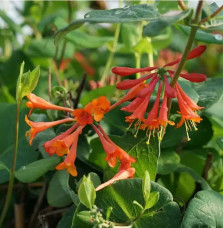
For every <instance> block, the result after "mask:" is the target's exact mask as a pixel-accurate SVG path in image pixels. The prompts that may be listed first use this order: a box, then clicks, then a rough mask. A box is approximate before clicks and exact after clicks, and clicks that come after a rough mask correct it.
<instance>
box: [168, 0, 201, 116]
mask: <svg viewBox="0 0 223 228" xmlns="http://www.w3.org/2000/svg"><path fill="white" fill-rule="evenodd" d="M202 6H203V0H201V1H199V3H198V5H197V9H196V14H195V18H194V21H193V22H194V24H197V23H198V21H199V19H200V14H201V11H202ZM197 29H198V28H197V27H196V26H192V27H191V30H190V35H189V38H188V40H187V44H186V47H185V49H184V52H183V55H182V57H181V60H180V63H179V64H178V66H177V69H176V71H175V73H174V75H173V78H172V80H171V82H170V85H171V86H172V87H173V88H174V87H175V86H176V83H177V81H178V79H179V77H180V73H181V71H182V70H183V68H184V66H185V64H186V60H187V56H188V54H189V52H190V50H191V47H192V45H193V42H194V39H195V36H196V32H197ZM167 105H168V112H169V113H170V109H171V105H172V99H171V98H168V101H167Z"/></svg>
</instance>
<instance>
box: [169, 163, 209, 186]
mask: <svg viewBox="0 0 223 228" xmlns="http://www.w3.org/2000/svg"><path fill="white" fill-rule="evenodd" d="M174 172H179V173H180V172H185V173H188V174H189V175H190V176H191V177H193V178H194V180H195V181H196V182H198V183H200V184H201V187H202V189H204V190H209V189H211V188H210V186H209V184H208V183H207V182H206V181H205V179H204V178H202V177H201V176H200V175H199V174H197V173H196V172H195V171H194V170H193V169H191V168H189V167H186V166H184V165H179V166H178V168H177V169H175V171H174Z"/></svg>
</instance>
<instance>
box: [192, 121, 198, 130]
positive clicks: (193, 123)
mask: <svg viewBox="0 0 223 228" xmlns="http://www.w3.org/2000/svg"><path fill="white" fill-rule="evenodd" d="M191 124H192V126H193V127H194V130H195V131H197V130H198V129H197V125H196V123H195V122H194V121H193V120H191Z"/></svg>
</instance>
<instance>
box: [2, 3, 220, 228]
mask: <svg viewBox="0 0 223 228" xmlns="http://www.w3.org/2000/svg"><path fill="white" fill-rule="evenodd" d="M200 2H203V1H200ZM178 3H179V5H178ZM180 3H182V1H172V2H165V1H151V3H145V1H132V2H131V1H125V3H124V4H123V3H122V1H121V0H120V6H119V7H118V8H114V7H112V8H111V7H110V8H109V6H108V4H106V1H24V5H23V7H22V8H21V10H18V12H17V13H18V14H19V16H20V17H21V18H22V20H23V21H22V23H17V22H16V21H15V20H13V19H12V18H11V17H10V16H9V14H8V13H7V11H5V10H2V9H0V19H1V21H0V23H2V25H3V26H2V27H1V28H0V53H1V57H0V75H1V77H0V85H1V87H0V126H1V131H0V138H1V143H0V183H1V186H0V193H1V195H5V194H6V191H7V184H8V183H10V181H11V180H12V177H13V178H14V177H15V183H13V181H11V183H12V186H13V184H14V189H13V193H12V200H9V202H8V206H9V209H8V214H7V216H6V217H5V219H4V223H3V224H2V227H8V226H9V225H10V224H12V223H18V221H17V220H16V219H14V220H13V221H11V218H12V217H13V213H14V205H16V207H15V208H17V206H18V205H19V208H20V209H19V211H17V210H15V213H16V215H15V216H14V218H17V217H18V215H19V214H20V213H22V214H23V218H21V221H20V223H21V224H16V225H18V227H19V226H20V227H22V226H27V227H39V226H40V225H41V224H42V225H43V224H44V223H46V226H47V227H59V228H64V227H72V228H79V227H86V228H88V227H138V228H144V227H158V228H161V227H182V228H183V227H219V228H220V227H222V226H223V224H222V213H223V212H222V203H223V196H222V194H223V166H222V162H223V161H222V156H223V119H222V115H221V113H222V111H223V110H222V97H223V83H222V80H223V77H222V73H221V72H222V70H223V68H222V64H221V62H222V59H223V54H222V53H221V50H222V47H221V46H220V45H222V42H223V39H222V31H223V13H222V11H221V9H222V6H218V5H217V4H216V3H212V4H209V3H205V4H203V5H202V4H201V5H202V9H201V12H200V14H198V11H199V10H197V11H196V9H195V10H193V9H192V8H190V4H187V3H185V7H184V6H183V5H184V4H183V5H181V4H180ZM95 9H96V10H95ZM218 11H219V12H218ZM82 12H84V13H85V15H84V16H83V17H82V16H79V15H80V13H82ZM215 12H218V14H216V15H215ZM196 15H198V17H196ZM27 26H28V27H29V28H30V30H31V33H30V34H27V33H26V32H25V28H27ZM18 37H22V42H21V41H18ZM194 41H195V42H196V46H197V47H201V48H202V47H205V45H206V46H207V50H206V52H205V53H204V54H203V55H202V56H201V57H199V56H200V55H201V54H202V53H203V51H201V52H202V53H201V52H199V53H196V54H197V56H195V57H196V59H195V57H193V58H192V57H190V58H188V56H190V55H191V54H190V53H189V51H190V49H193V48H194V46H193V44H194V43H195V42H194ZM192 46H193V47H192ZM185 47H187V48H186V49H185ZM188 47H189V48H188ZM205 49H206V47H205ZM193 50H194V49H193ZM186 54H187V55H186ZM188 54H189V55H188ZM182 55H183V57H182V58H181V61H183V60H182V59H183V58H184V57H185V59H184V60H185V61H184V63H183V64H182V65H181V63H180V64H179V62H180V60H179V61H178V62H177V63H176V65H174V66H173V67H172V68H171V70H172V69H173V70H176V72H175V73H173V75H171V71H168V72H167V71H165V73H164V74H163V75H162V76H160V77H161V78H162V80H164V77H165V74H167V76H169V77H170V76H171V78H170V80H169V82H170V84H171V86H173V85H175V84H174V83H176V82H174V80H175V79H176V75H177V70H180V72H179V73H181V74H182V73H183V74H186V75H188V74H190V73H191V72H195V73H196V76H198V74H200V77H202V76H201V74H202V75H204V74H205V75H206V76H207V77H208V78H207V80H205V81H204V80H203V82H201V81H200V82H198V81H197V82H194V81H193V79H192V80H191V81H190V80H189V81H188V80H185V78H183V76H182V77H181V78H180V79H179V78H177V80H176V81H178V82H179V86H180V87H182V89H183V91H184V92H185V93H186V94H187V95H188V96H189V99H192V100H193V101H194V102H195V103H198V105H199V106H201V107H204V108H202V109H200V110H198V111H196V112H197V113H198V114H199V115H200V116H201V118H202V121H201V122H200V123H197V126H194V125H192V124H191V122H190V124H191V125H190V127H189V128H188V126H187V124H186V125H185V127H184V126H181V127H180V128H178V126H177V128H176V126H171V123H172V122H175V123H176V125H177V123H179V122H180V117H181V116H182V113H179V109H180V107H179V106H180V104H179V103H180V102H179V97H177V98H173V97H174V96H172V98H173V99H172V98H171V99H172V100H171V99H169V98H168V100H167V101H168V108H169V113H168V114H169V118H168V121H169V122H168V123H169V124H168V126H167V127H164V130H162V131H161V130H160V131H155V130H153V131H152V130H151V129H150V130H148V131H147V132H146V130H144V131H143V130H141V129H137V126H139V125H137V124H141V122H140V123H138V122H137V123H133V125H132V126H134V124H135V129H134V127H132V128H130V127H128V124H127V123H126V122H125V118H126V117H127V116H128V113H127V112H124V111H122V110H121V108H122V109H123V107H126V106H127V105H129V104H131V103H130V101H131V100H132V99H126V100H124V101H123V102H120V101H122V99H123V97H125V95H126V94H128V91H129V90H128V89H131V86H130V87H128V88H127V87H125V86H129V84H128V83H126V84H124V83H125V81H127V80H131V82H129V83H133V82H135V81H136V80H141V79H140V78H141V74H140V73H141V72H146V74H145V75H143V76H145V77H148V72H149V71H150V70H148V68H147V70H144V71H143V70H140V69H141V68H144V67H151V66H154V65H155V66H158V67H159V68H158V69H155V71H156V70H157V71H158V72H159V73H160V72H161V71H162V70H163V69H164V67H162V66H164V65H165V64H167V63H169V62H172V61H175V60H177V59H179V58H180V57H181V56H182ZM197 57H199V59H198V58H197ZM186 59H187V63H186ZM190 59H192V60H190ZM115 66H117V68H116V69H115V68H113V67H115ZM182 66H184V69H183V67H182ZM119 67H124V68H119ZM126 67H128V68H126ZM112 68H113V70H112ZM135 68H136V69H135ZM180 68H181V69H180ZM123 69H125V71H123ZM115 70H116V72H115ZM153 70H154V69H153ZM126 71H129V72H130V73H129V74H128V73H126ZM155 71H152V72H155ZM123 72H124V73H123ZM132 72H133V73H132ZM161 74H162V72H161V73H160V75H161ZM193 75H195V74H193ZM178 76H179V75H177V77H178ZM194 77H195V76H194ZM171 79H172V80H171ZM178 79H179V80H178ZM146 80H147V81H145V83H148V80H150V79H149V78H146ZM163 84H164V83H163ZM116 85H117V87H116ZM123 85H124V86H123ZM122 86H123V87H122ZM118 87H122V88H121V89H117V88H118ZM158 87H159V86H156V87H154V91H153V93H152V92H151V97H150V101H149V104H150V106H151V105H152V106H151V107H153V105H154V106H155V104H156V98H157V94H159V88H158ZM126 88H127V91H126V92H125V91H124V90H126ZM160 88H161V86H160ZM161 89H162V93H160V94H161V95H160V96H161V97H163V98H164V91H165V89H164V87H162V88H161ZM170 90H171V89H170ZM171 91H172V90H171ZM167 92H168V91H167ZM31 93H33V94H35V95H36V96H37V97H40V98H41V99H44V100H46V101H49V102H50V104H51V105H55V106H56V107H58V106H60V107H62V108H60V109H56V108H55V106H53V107H54V108H52V106H51V109H48V108H45V106H43V105H42V103H41V102H42V100H38V102H37V103H36V104H35V105H36V106H35V109H34V110H31V111H32V114H31V116H30V117H29V120H28V121H27V119H26V122H27V123H28V124H29V125H30V126H31V125H32V123H31V122H32V121H33V122H35V123H42V122H44V124H43V126H44V127H43V128H44V131H43V132H40V133H38V134H37V136H36V137H35V139H34V140H33V143H32V146H30V145H29V142H28V140H27V138H26V135H29V134H31V131H30V132H29V133H26V132H27V130H28V129H29V126H28V125H27V124H26V123H25V120H24V119H25V116H26V115H28V112H29V110H28V109H27V108H26V107H25V102H24V101H27V98H26V97H27V96H28V99H29V102H31V101H30V100H31V98H30V94H31ZM138 94H139V93H138ZM138 94H137V95H136V96H135V97H137V96H139V95H138ZM126 96H127V95H126ZM101 97H102V99H103V98H104V99H107V100H106V101H107V102H109V105H108V104H107V103H106V101H103V102H104V103H103V102H102V101H100V102H101V103H103V104H105V103H106V104H107V105H108V107H109V108H110V107H114V108H111V110H109V108H108V109H107V110H106V111H104V112H103V111H101V110H99V111H98V110H97V109H96V108H95V109H94V111H91V112H90V116H91V118H92V123H93V124H91V123H90V124H89V123H87V124H84V125H83V126H82V125H81V126H80V125H78V126H77V127H76V128H75V132H76V135H75V137H76V138H75V139H78V143H76V144H77V145H76V147H77V148H75V149H76V151H75V159H76V161H75V166H74V167H72V170H71V169H70V168H69V167H66V168H67V170H68V171H69V172H70V174H71V175H70V174H69V172H66V171H65V170H60V169H62V168H61V167H62V166H63V165H64V164H63V162H65V160H66V159H67V158H68V155H69V154H70V153H71V150H72V149H70V150H69V152H66V153H67V155H66V153H65V152H64V151H63V152H64V154H62V155H63V156H60V157H58V156H57V155H58V154H57V153H56V154H55V153H54V154H53V153H50V152H49V151H47V152H48V153H46V142H49V141H50V140H52V139H53V138H55V137H56V136H58V135H60V134H61V133H63V132H65V131H67V130H68V131H69V129H70V128H71V127H72V126H73V125H71V123H70V122H71V121H70V120H69V119H71V118H73V117H74V119H75V121H76V122H78V121H77V114H73V113H74V112H75V111H77V110H79V111H80V110H82V111H83V110H84V111H85V112H88V114H89V110H88V111H86V110H87V108H86V107H87V105H88V104H90V105H93V104H95V103H97V102H98V103H97V105H98V106H100V104H101V103H100V102H99V98H101ZM105 97H106V98H105ZM175 97H176V96H175ZM37 99H39V98H37ZM119 102H120V103H121V104H120V105H119V106H118V105H117V106H116V104H117V103H118V104H119ZM171 102H172V106H171V110H170V106H169V105H170V103H171ZM31 103H32V102H31ZM183 103H186V101H185V99H184V101H183ZM16 104H17V106H16ZM41 105H42V106H41ZM158 105H159V103H158ZM150 106H149V107H147V110H146V111H147V113H152V112H153V110H152V109H151V107H150ZM160 106H161V104H160ZM16 107H17V109H16ZM18 107H20V110H19V109H18ZM27 107H29V108H31V109H33V107H31V106H30V103H27ZM124 109H125V108H124ZM135 109H137V107H135ZM18 110H19V115H17V117H18V119H17V120H16V112H18ZM74 110H75V111H74ZM197 113H196V114H197ZM17 114H18V113H17ZM85 114H86V113H85ZM72 115H73V116H72ZM101 115H102V117H101ZM98 116H100V120H98V119H97V118H98ZM89 118H90V117H89ZM74 119H72V121H73V120H74ZM61 120H62V121H63V120H65V121H64V122H63V124H62V125H60V126H56V125H54V126H53V127H52V128H47V127H46V126H47V124H48V123H52V122H53V121H61ZM66 120H68V121H66ZM84 120H85V119H84ZM88 120H89V119H88ZM90 120H91V119H90ZM126 120H128V118H126ZM29 121H30V122H29ZM93 121H94V122H93ZM195 122H196V121H195ZM197 122H199V121H197ZM192 123H194V122H193V121H192ZM18 124H19V126H20V127H19V129H17V130H18V134H17V135H16V136H15V126H18ZM141 126H142V125H141ZM94 127H95V128H96V130H95V128H94ZM100 127H101V128H102V130H101V128H100ZM193 127H194V128H195V131H192V132H190V128H193ZM126 128H128V130H126ZM185 128H186V131H185ZM45 129H46V130H45ZM162 129H163V128H162ZM188 129H189V130H188ZM138 130H139V132H138ZM103 131H105V132H106V133H103ZM188 132H189V135H188ZM96 133H97V134H96ZM16 137H17V138H16ZM108 138H109V139H108ZM148 138H149V139H150V140H148ZM16 140H17V142H18V150H17V147H16V144H17V143H16ZM103 140H104V141H103ZM111 141H112V143H111ZM76 142H77V141H76ZM106 143H107V144H106ZM74 144H75V143H74ZM43 145H44V147H43ZM106 145H109V146H106ZM114 145H115V146H114ZM72 147H73V146H72ZM113 147H114V148H115V149H114V150H115V151H116V152H117V151H118V152H117V153H119V154H118V155H117V157H116V158H115V162H114V160H113V159H114V158H113V157H110V156H111V154H112V153H113V152H112V153H110V154H109V151H110V150H111V148H113ZM68 149H69V148H68ZM16 150H17V151H18V156H17V158H16V156H15V151H16ZM122 150H123V151H124V152H123V151H122ZM61 151H62V150H61ZM61 151H59V152H61ZM72 151H74V150H72ZM59 152H58V153H59ZM105 152H106V153H105ZM73 153H74V152H73ZM52 154H53V156H52ZM64 155H65V156H66V157H65V156H64ZM126 156H128V159H129V160H128V159H127V160H128V161H131V162H129V163H128V164H126V160H124V159H123V157H126ZM64 157H65V160H64V159H63V158H64ZM123 160H124V162H123ZM116 162H117V163H116ZM13 165H14V168H15V170H14V171H15V172H14V171H13V168H12V167H13ZM58 167H59V168H58ZM55 168H56V169H57V170H55ZM76 174H77V175H76ZM133 176H134V177H133ZM13 180H14V179H13ZM109 181H110V182H109ZM101 183H102V184H101ZM103 184H105V185H106V186H104V185H103ZM107 185H109V186H107ZM101 186H104V187H103V188H101ZM4 200H5V199H4V198H3V197H2V198H1V199H0V208H4V207H5V206H4ZM21 205H25V206H24V207H23V206H21ZM21 208H22V209H21ZM0 211H1V210H0ZM20 215H21V214H20ZM38 218H39V219H38ZM0 226H1V222H0Z"/></svg>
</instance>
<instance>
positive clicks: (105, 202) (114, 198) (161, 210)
mask: <svg viewBox="0 0 223 228" xmlns="http://www.w3.org/2000/svg"><path fill="white" fill-rule="evenodd" d="M153 192H159V193H160V197H159V200H158V202H157V204H156V205H155V206H153V207H152V208H150V209H149V210H147V212H146V213H145V214H143V215H142V216H141V217H140V218H139V219H138V220H137V221H136V222H134V224H133V227H138V228H145V227H152V228H155V227H168V228H171V227H179V221H180V218H181V215H180V210H179V207H178V205H177V204H176V203H174V202H173V198H172V195H171V194H170V192H169V191H168V190H167V189H165V188H164V187H162V186H160V185H159V184H157V183H154V182H151V194H152V193H153ZM133 201H137V202H138V203H139V204H141V205H144V198H143V194H142V180H141V179H139V178H135V179H126V180H121V181H117V182H115V183H114V184H113V185H112V186H109V187H106V188H104V189H102V190H101V191H99V192H97V199H96V205H97V207H98V208H101V209H102V210H103V213H104V216H105V213H106V211H107V208H108V207H110V206H111V207H112V208H113V210H112V212H111V215H110V219H109V220H110V221H113V222H120V223H122V222H125V223H126V222H129V221H131V220H133V219H134V218H135V217H136V216H137V215H138V214H139V213H141V211H142V209H141V207H134V203H133ZM80 211H86V208H84V207H79V208H78V209H77V211H76V212H75V215H74V218H73V225H72V228H79V227H86V228H88V227H92V225H91V226H90V225H89V223H88V220H87V221H86V223H84V222H81V221H80V219H79V218H78V216H77V214H78V213H79V212H80ZM167 214H168V216H169V218H168V217H167ZM173 225H175V226H173Z"/></svg>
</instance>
